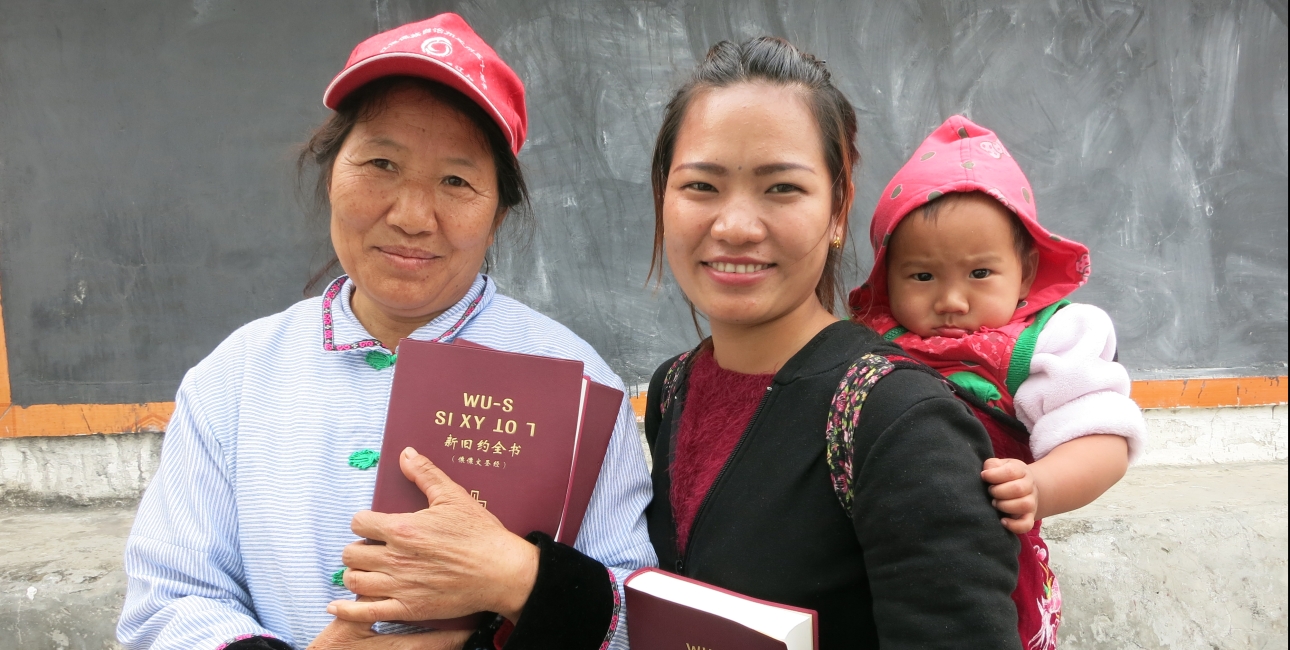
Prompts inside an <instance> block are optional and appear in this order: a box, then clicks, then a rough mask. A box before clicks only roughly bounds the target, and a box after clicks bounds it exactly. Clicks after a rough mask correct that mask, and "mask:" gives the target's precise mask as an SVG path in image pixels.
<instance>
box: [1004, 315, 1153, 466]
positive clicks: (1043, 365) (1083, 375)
mask: <svg viewBox="0 0 1290 650" xmlns="http://www.w3.org/2000/svg"><path fill="white" fill-rule="evenodd" d="M1114 358H1115V326H1114V325H1113V324H1112V323H1111V317H1110V316H1108V315H1107V314H1106V312H1104V311H1102V310H1101V309H1098V308H1097V307H1094V306H1092V305H1081V304H1073V305H1068V306H1066V307H1064V308H1062V309H1060V310H1058V312H1057V313H1056V314H1053V317H1052V319H1050V320H1049V321H1048V324H1047V325H1046V326H1045V327H1044V330H1043V331H1042V332H1040V333H1039V339H1038V340H1037V341H1036V342H1035V354H1034V356H1033V357H1032V358H1031V361H1030V376H1029V377H1028V378H1027V379H1026V381H1024V382H1022V383H1021V386H1020V387H1018V388H1017V394H1016V396H1015V398H1014V399H1013V403H1014V405H1015V406H1016V409H1017V419H1019V420H1021V422H1022V423H1023V424H1025V425H1026V427H1027V428H1028V429H1030V448H1031V453H1032V454H1034V456H1035V459H1036V460H1038V459H1040V458H1043V457H1044V456H1046V455H1048V452H1050V451H1052V450H1053V449H1054V448H1056V447H1057V446H1058V445H1060V444H1062V443H1064V442H1069V441H1071V440H1074V439H1076V438H1079V437H1082V436H1087V435H1092V434H1111V435H1117V436H1124V438H1125V439H1126V440H1127V441H1128V443H1129V459H1130V460H1131V461H1132V460H1136V459H1137V458H1138V457H1139V456H1141V454H1142V451H1143V449H1144V448H1145V447H1146V439H1147V426H1146V422H1145V421H1144V420H1143V419H1142V410H1141V409H1139V408H1138V405H1137V404H1136V403H1134V401H1133V400H1132V399H1130V398H1129V385H1130V383H1129V373H1128V372H1127V371H1125V369H1124V366H1122V365H1120V364H1119V363H1116V362H1115V361H1114Z"/></svg>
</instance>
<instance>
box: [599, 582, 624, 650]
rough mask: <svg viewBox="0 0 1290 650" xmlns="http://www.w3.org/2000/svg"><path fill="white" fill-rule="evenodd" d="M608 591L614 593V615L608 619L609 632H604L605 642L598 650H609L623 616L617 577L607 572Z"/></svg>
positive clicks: (621, 598)
mask: <svg viewBox="0 0 1290 650" xmlns="http://www.w3.org/2000/svg"><path fill="white" fill-rule="evenodd" d="M609 590H610V591H612V592H614V613H613V616H611V617H610V619H609V630H608V631H607V632H605V641H604V642H603V643H601V644H600V650H609V643H610V642H611V641H613V640H614V635H615V634H617V633H618V621H619V619H620V618H621V617H622V615H623V597H622V595H621V594H619V593H618V576H615V575H614V572H613V571H610V572H609Z"/></svg>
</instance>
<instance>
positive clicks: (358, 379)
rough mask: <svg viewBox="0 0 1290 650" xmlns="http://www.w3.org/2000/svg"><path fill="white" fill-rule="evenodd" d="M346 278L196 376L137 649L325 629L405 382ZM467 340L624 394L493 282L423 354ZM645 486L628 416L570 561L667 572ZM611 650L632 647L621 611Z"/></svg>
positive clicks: (129, 565)
mask: <svg viewBox="0 0 1290 650" xmlns="http://www.w3.org/2000/svg"><path fill="white" fill-rule="evenodd" d="M352 292H353V283H352V282H350V281H349V280H348V279H347V278H344V277H341V278H339V279H337V280H336V282H334V283H332V285H331V286H330V287H329V288H328V291H327V292H326V293H325V294H324V295H323V296H322V297H320V298H314V299H310V300H304V301H301V302H299V303H297V304H296V305H294V306H292V307H291V308H289V309H287V310H286V311H283V312H281V313H279V314H275V315H273V316H269V317H267V318H262V319H259V320H257V321H254V322H252V323H249V324H247V325H245V326H243V327H241V328H240V329H238V330H237V331H236V332H234V333H233V334H232V335H231V336H229V337H228V338H227V339H226V340H225V341H224V342H223V343H221V344H220V345H219V347H217V348H216V349H215V351H214V352H212V353H211V354H210V356H208V357H207V358H206V359H204V360H203V361H202V362H201V363H199V364H197V366H195V367H194V368H192V369H191V370H189V371H188V373H187V374H186V375H185V376H184V379H183V382H182V383H181V384H180V387H179V393H178V395H177V396H176V398H175V412H174V415H173V416H172V418H171V420H170V424H169V426H168V428H167V430H166V437H165V442H164V445H163V448H162V457H161V464H160V467H159V468H158V470H157V473H156V475H155V476H154V477H153V479H152V483H151V484H150V485H149V486H148V489H147V492H146V493H145V494H144V497H143V500H142V502H141V503H140V504H139V513H138V516H137V518H136V519H135V522H134V528H133V529H132V530H131V532H130V537H129V540H128V541H127V544H126V557H125V567H126V572H127V574H128V576H129V585H128V591H127V593H126V600H125V606H124V609H123V611H122V614H121V619H120V621H119V623H118V625H117V636H118V638H119V639H120V641H121V642H122V643H124V644H125V645H126V647H129V648H155V649H158V650H163V649H172V648H173V649H175V650H195V649H204V648H209V649H211V650H215V649H216V648H220V647H221V646H223V645H224V644H227V643H229V642H231V641H233V640H235V639H237V638H239V637H246V636H249V635H266V636H274V637H277V638H279V639H281V640H283V641H285V642H287V643H289V644H292V645H294V646H296V647H301V648H303V647H304V646H306V645H308V643H309V642H310V641H311V640H312V639H313V638H314V637H315V636H316V635H317V634H318V633H319V632H320V631H321V630H322V628H323V627H324V626H326V625H327V623H329V622H330V621H331V616H330V615H328V614H327V612H326V611H325V608H326V606H327V603H328V602H330V601H332V600H335V599H341V598H348V597H351V596H352V594H350V593H349V592H348V591H346V590H345V589H344V587H339V586H335V585H333V584H332V581H331V576H332V574H333V573H334V572H336V571H337V570H338V569H340V568H341V562H340V553H341V549H342V547H344V546H345V545H346V544H348V543H350V542H353V541H355V540H356V539H357V537H355V535H354V534H353V533H352V532H351V531H350V530H349V523H350V518H351V517H352V516H353V515H354V513H355V512H358V511H359V510H366V509H367V508H368V507H369V506H370V504H371V499H372V489H373V486H374V485H375V481H376V471H375V469H374V468H373V469H369V470H360V469H357V468H355V467H352V466H350V464H349V462H348V461H349V457H350V454H352V453H353V452H355V451H358V450H362V449H371V450H379V449H380V447H381V436H382V431H383V429H384V426H385V408H386V404H387V401H388V399H389V394H390V382H391V378H392V376H393V369H392V368H386V369H382V370H377V369H375V368H374V367H373V366H372V365H369V364H368V363H367V362H366V356H367V353H368V352H371V351H372V350H374V349H375V350H382V351H384V348H382V347H381V346H380V343H379V342H376V341H374V340H372V338H371V336H370V335H369V334H368V333H367V332H366V330H365V329H364V328H363V326H362V325H361V324H360V323H359V322H358V319H357V318H355V316H354V314H353V312H352V311H351V310H350V306H349V298H350V295H351V294H352ZM456 336H461V337H463V338H466V339H468V340H471V341H474V342H476V343H481V344H483V345H487V346H490V347H494V348H498V349H502V350H510V351H514V352H523V353H528V354H540V355H547V356H554V357H563V358H569V359H578V360H581V361H582V362H583V363H584V364H585V372H586V374H587V375H588V376H590V377H591V378H592V379H593V380H595V381H598V382H601V383H603V384H606V385H610V386H615V387H618V388H622V387H623V384H622V381H621V380H620V379H619V378H618V376H617V375H615V374H614V373H613V371H611V370H610V369H609V367H608V366H607V365H606V364H605V362H604V361H603V360H602V359H601V358H600V356H599V355H597V354H596V351H595V350H593V349H592V348H591V346H590V345H588V344H587V343H586V342H585V341H583V340H582V339H580V338H578V336H576V335H575V334H573V333H572V332H570V331H569V330H568V329H567V328H565V327H564V326H562V325H560V324H559V323H557V322H555V321H553V320H551V319H549V318H547V317H545V316H543V315H541V314H539V313H537V312H535V311H533V310H532V309H530V308H528V307H526V306H524V305H522V304H520V303H519V302H517V301H515V300H512V299H510V298H508V297H506V296H502V295H500V294H498V293H497V290H496V285H495V282H493V281H492V280H491V279H489V278H488V277H487V276H485V275H480V276H479V277H477V278H476V279H475V282H474V284H473V285H472V286H471V288H470V291H469V292H467V294H466V296H465V297H464V298H463V299H462V300H461V301H460V302H458V303H457V304H456V305H454V306H453V307H452V308H451V309H449V310H448V311H447V312H445V313H444V314H443V315H441V316H439V317H438V318H436V319H435V320H434V321H432V322H430V323H428V324H427V325H425V326H423V327H421V328H420V329H418V330H417V331H416V332H414V333H413V334H412V338H415V339H425V340H430V339H436V338H442V339H443V340H451V339H452V338H453V337H456ZM650 498H651V486H650V477H649V472H648V470H647V469H646V465H645V457H644V454H643V452H642V450H641V444H640V441H639V437H638V434H637V429H636V419H635V417H634V415H633V413H632V410H631V407H630V405H629V404H628V403H627V401H626V400H624V401H623V407H622V411H621V413H620V414H619V417H618V424H617V428H616V429H615V431H614V434H613V438H612V441H611V442H610V447H609V451H608V454H607V455H606V458H605V462H604V465H603V468H602V469H601V473H600V480H599V483H598V484H597V486H596V490H595V493H594V495H593V496H592V500H591V505H590V508H589V509H588V511H587V515H586V518H585V520H584V523H583V526H582V529H581V531H580V532H579V535H578V539H577V541H576V543H575V544H574V546H575V548H577V549H578V550H580V551H582V552H583V553H585V554H587V555H589V556H591V557H593V558H595V559H597V560H599V561H600V562H602V563H604V564H605V565H606V566H607V567H609V568H610V573H611V574H612V575H613V576H614V577H615V583H616V584H615V587H616V588H617V589H618V590H619V596H620V598H619V602H620V603H621V602H622V599H621V597H622V594H621V589H622V580H623V578H625V577H626V576H627V574H629V573H630V572H631V571H633V570H635V569H637V568H640V567H642V566H651V565H654V564H656V563H657V559H656V557H655V554H654V549H653V547H652V546H651V545H650V541H649V534H648V532H647V530H646V526H645V518H644V510H645V507H646V506H647V505H648V504H649V502H650ZM617 621H618V623H617V627H616V628H615V629H613V630H611V631H610V635H609V637H608V642H607V644H606V645H607V647H608V648H626V647H627V631H626V622H625V612H623V615H620V616H618V617H617Z"/></svg>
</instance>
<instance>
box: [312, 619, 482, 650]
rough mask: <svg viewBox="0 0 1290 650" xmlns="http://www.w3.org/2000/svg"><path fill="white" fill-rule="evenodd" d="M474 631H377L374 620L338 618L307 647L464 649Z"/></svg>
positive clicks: (340, 649)
mask: <svg viewBox="0 0 1290 650" xmlns="http://www.w3.org/2000/svg"><path fill="white" fill-rule="evenodd" d="M470 635H471V632H470V631H469V630H463V631H460V632H426V633H424V634H377V633H375V632H373V631H372V624H371V623H354V622H351V621H346V620H343V619H339V618H338V619H335V620H333V621H332V622H331V623H330V624H328V625H327V627H325V628H323V631H322V632H321V633H320V634H319V635H318V636H317V637H316V638H315V639H314V641H313V643H310V644H309V648H308V650H461V647H462V646H463V645H465V644H466V640H467V639H469V638H470Z"/></svg>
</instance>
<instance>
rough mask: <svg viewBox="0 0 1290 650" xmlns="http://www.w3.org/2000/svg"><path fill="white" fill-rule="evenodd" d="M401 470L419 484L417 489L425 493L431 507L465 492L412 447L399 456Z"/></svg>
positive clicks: (409, 478) (410, 479)
mask: <svg viewBox="0 0 1290 650" xmlns="http://www.w3.org/2000/svg"><path fill="white" fill-rule="evenodd" d="M399 468H400V469H402V470H403V475H404V476H406V477H408V480H409V481H412V482H413V483H416V484H417V489H419V490H421V491H422V492H424V493H425V495H426V499H428V500H429V501H430V505H431V506H433V505H435V502H436V501H442V500H443V499H444V498H445V497H450V496H453V495H454V494H459V493H462V492H463V490H462V487H461V486H460V485H457V484H456V483H454V482H453V481H452V479H450V478H448V475H447V474H444V473H443V470H441V469H439V468H438V467H437V466H436V465H435V464H434V463H432V462H430V459H429V458H426V457H425V456H422V455H421V454H419V453H417V450H415V449H413V448H411V447H407V448H406V449H404V450H403V453H402V454H399Z"/></svg>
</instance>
